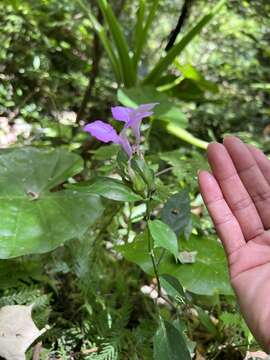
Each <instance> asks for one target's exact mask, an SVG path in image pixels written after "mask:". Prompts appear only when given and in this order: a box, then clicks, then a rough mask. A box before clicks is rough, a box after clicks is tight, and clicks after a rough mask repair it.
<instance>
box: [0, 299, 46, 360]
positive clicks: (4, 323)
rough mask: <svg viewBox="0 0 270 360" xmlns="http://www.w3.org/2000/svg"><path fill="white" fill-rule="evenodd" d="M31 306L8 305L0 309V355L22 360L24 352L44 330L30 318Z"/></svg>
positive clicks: (8, 359)
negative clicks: (39, 328)
mask: <svg viewBox="0 0 270 360" xmlns="http://www.w3.org/2000/svg"><path fill="white" fill-rule="evenodd" d="M31 312H32V306H22V305H8V306H4V307H2V308H1V309H0V356H1V357H3V358H5V359H6V360H24V359H25V352H26V350H27V349H28V348H29V346H30V345H32V344H33V342H34V341H35V340H36V339H37V338H39V337H40V336H41V335H42V334H43V333H44V332H45V331H46V328H45V329H43V330H38V328H37V327H36V325H35V324H34V322H33V320H32V318H31Z"/></svg>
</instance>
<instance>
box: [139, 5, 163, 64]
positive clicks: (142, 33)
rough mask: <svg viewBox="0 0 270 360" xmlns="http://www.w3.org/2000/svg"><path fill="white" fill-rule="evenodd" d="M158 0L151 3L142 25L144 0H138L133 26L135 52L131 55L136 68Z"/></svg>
mask: <svg viewBox="0 0 270 360" xmlns="http://www.w3.org/2000/svg"><path fill="white" fill-rule="evenodd" d="M158 4H159V0H154V2H153V5H152V7H151V9H150V11H149V15H148V17H147V20H146V24H145V26H143V20H144V14H145V0H140V7H139V10H138V15H137V23H136V28H135V52H134V56H133V64H134V66H135V69H137V66H138V63H139V61H140V58H141V55H142V51H143V48H144V45H145V43H146V40H147V36H148V32H149V29H150V27H151V25H152V23H153V20H154V18H155V15H156V11H157V8H158Z"/></svg>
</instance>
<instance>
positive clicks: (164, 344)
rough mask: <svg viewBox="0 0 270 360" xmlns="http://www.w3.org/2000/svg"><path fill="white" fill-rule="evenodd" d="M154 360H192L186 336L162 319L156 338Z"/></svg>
mask: <svg viewBox="0 0 270 360" xmlns="http://www.w3.org/2000/svg"><path fill="white" fill-rule="evenodd" d="M154 360H191V357H190V354H189V350H188V348H187V344H186V341H185V339H184V336H183V335H182V334H181V332H180V331H179V330H178V329H177V328H176V327H175V326H174V325H173V324H171V323H169V322H168V321H166V320H162V319H161V322H160V326H159V328H158V330H157V332H156V335H155V337H154Z"/></svg>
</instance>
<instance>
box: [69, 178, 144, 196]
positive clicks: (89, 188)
mask: <svg viewBox="0 0 270 360" xmlns="http://www.w3.org/2000/svg"><path fill="white" fill-rule="evenodd" d="M68 188H72V189H76V190H77V191H79V192H83V193H89V194H96V195H101V196H103V197H104V198H106V199H110V200H115V201H127V202H133V201H138V200H142V198H141V196H140V195H138V194H135V193H134V192H133V191H132V190H131V189H130V188H129V187H127V186H126V185H124V184H123V183H122V182H121V181H120V180H117V179H112V178H107V177H99V178H97V179H96V180H95V181H94V182H93V181H86V182H81V183H79V184H76V185H72V186H68Z"/></svg>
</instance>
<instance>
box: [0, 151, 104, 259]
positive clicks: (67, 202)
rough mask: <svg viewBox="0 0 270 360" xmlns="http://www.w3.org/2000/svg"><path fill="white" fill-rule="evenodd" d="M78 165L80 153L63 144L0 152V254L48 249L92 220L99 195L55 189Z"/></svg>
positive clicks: (81, 231)
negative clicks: (48, 147) (70, 151)
mask: <svg viewBox="0 0 270 360" xmlns="http://www.w3.org/2000/svg"><path fill="white" fill-rule="evenodd" d="M81 169H82V160H81V158H80V157H79V156H77V155H75V154H72V153H69V152H67V151H65V150H63V149H57V150H47V149H46V150H39V149H35V148H30V147H28V148H21V149H13V150H2V151H1V152H0V173H1V176H0V198H1V202H0V219H1V222H0V258H1V259H6V258H11V257H16V256H20V255H26V254H32V253H43V252H47V251H50V250H52V249H55V248H56V247H58V246H60V245H62V244H63V243H64V242H65V241H67V240H69V239H72V238H75V237H80V236H82V235H83V234H84V233H85V231H86V230H87V228H88V227H89V226H90V225H91V224H93V223H94V222H95V220H96V219H97V218H98V217H99V216H100V215H101V213H102V211H103V207H102V204H101V202H100V200H99V197H97V196H94V195H89V194H83V193H78V192H76V191H73V190H59V191H58V188H57V186H58V185H60V184H61V183H63V182H64V181H65V180H67V179H68V178H69V177H70V176H73V175H75V174H76V173H78V172H79V171H81Z"/></svg>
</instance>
